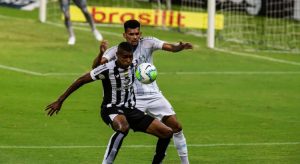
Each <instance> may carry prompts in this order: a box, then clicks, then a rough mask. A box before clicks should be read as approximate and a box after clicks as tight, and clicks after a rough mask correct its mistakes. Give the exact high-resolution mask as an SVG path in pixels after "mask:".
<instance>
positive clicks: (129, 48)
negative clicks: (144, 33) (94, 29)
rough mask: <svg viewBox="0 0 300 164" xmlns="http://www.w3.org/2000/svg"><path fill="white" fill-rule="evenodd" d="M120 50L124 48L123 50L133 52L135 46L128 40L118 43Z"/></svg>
mask: <svg viewBox="0 0 300 164" xmlns="http://www.w3.org/2000/svg"><path fill="white" fill-rule="evenodd" d="M119 50H123V51H126V52H130V53H132V52H133V47H132V45H131V44H129V43H128V42H121V43H120V44H119V45H118V51H119Z"/></svg>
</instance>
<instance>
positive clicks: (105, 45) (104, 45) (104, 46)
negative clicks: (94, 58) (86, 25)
mask: <svg viewBox="0 0 300 164" xmlns="http://www.w3.org/2000/svg"><path fill="white" fill-rule="evenodd" d="M107 48H108V41H107V40H103V41H102V42H101V44H100V52H101V53H104V52H105V51H106V50H107Z"/></svg>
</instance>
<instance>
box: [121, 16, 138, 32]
mask: <svg viewBox="0 0 300 164" xmlns="http://www.w3.org/2000/svg"><path fill="white" fill-rule="evenodd" d="M128 28H141V24H140V22H139V21H137V20H135V19H131V20H128V21H126V22H125V23H124V31H125V32H126V29H128Z"/></svg>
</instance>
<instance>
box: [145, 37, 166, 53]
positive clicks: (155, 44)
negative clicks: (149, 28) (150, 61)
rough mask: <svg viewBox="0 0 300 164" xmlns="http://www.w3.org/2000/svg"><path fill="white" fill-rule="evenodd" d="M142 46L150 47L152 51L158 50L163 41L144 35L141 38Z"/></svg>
mask: <svg viewBox="0 0 300 164" xmlns="http://www.w3.org/2000/svg"><path fill="white" fill-rule="evenodd" d="M142 40H143V41H142V44H143V47H145V48H150V49H152V51H155V50H160V49H162V47H163V44H164V43H165V41H162V40H159V39H157V38H155V37H145V38H143V39H142Z"/></svg>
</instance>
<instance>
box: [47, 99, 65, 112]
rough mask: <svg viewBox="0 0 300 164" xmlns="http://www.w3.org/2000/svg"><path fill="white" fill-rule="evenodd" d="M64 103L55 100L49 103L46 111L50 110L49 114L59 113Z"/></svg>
mask: <svg viewBox="0 0 300 164" xmlns="http://www.w3.org/2000/svg"><path fill="white" fill-rule="evenodd" d="M61 105H62V103H61V102H59V101H55V102H53V103H51V104H49V105H48V106H47V107H46V109H45V111H48V114H47V115H48V116H52V115H53V114H54V113H56V114H58V112H59V111H60V108H61Z"/></svg>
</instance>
